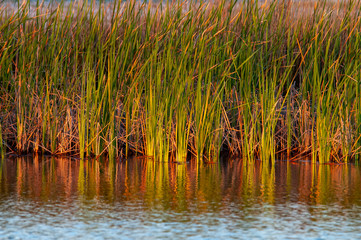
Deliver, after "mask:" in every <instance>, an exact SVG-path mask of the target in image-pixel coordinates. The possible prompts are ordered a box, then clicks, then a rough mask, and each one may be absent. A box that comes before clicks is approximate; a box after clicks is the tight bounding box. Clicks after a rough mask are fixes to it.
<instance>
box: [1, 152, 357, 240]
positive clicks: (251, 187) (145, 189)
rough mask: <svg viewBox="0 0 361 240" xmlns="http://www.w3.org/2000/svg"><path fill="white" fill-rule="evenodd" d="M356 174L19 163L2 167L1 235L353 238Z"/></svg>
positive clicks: (331, 168) (312, 168)
mask: <svg viewBox="0 0 361 240" xmlns="http://www.w3.org/2000/svg"><path fill="white" fill-rule="evenodd" d="M360 176H361V169H360V168H359V167H356V166H354V165H321V166H319V165H312V164H310V163H307V162H305V163H300V164H287V162H277V165H276V167H275V168H269V167H266V166H262V165H261V164H260V163H259V162H256V163H254V164H251V165H250V166H248V167H247V166H246V165H245V164H243V163H242V162H241V161H238V160H237V161H236V160H235V161H231V162H228V163H222V164H217V165H216V164H213V165H203V166H197V165H196V164H195V163H193V162H191V163H188V164H187V165H177V164H171V163H169V164H157V163H154V162H152V161H144V160H140V159H133V160H131V161H128V162H125V163H118V164H106V163H99V162H97V161H84V162H81V161H79V160H71V159H54V158H44V159H40V158H18V159H15V158H14V159H6V160H3V161H1V164H0V238H1V239H59V238H61V239H120V238H121V239H264V238H268V239H304V238H308V239H340V238H344V239H360V238H361V231H360V225H361V218H360V215H361V188H360V187H361V177H360Z"/></svg>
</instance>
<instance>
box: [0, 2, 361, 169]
mask: <svg viewBox="0 0 361 240" xmlns="http://www.w3.org/2000/svg"><path fill="white" fill-rule="evenodd" d="M358 9H360V2H359V1H338V2H328V1H306V2H305V1H297V2H292V1H272V3H267V2H258V1H252V2H249V1H244V2H235V1H220V2H206V3H203V2H200V3H195V2H192V1H174V2H169V1H167V2H159V3H152V2H138V1H129V2H126V3H121V2H118V1H114V2H111V3H109V2H106V3H105V2H102V1H100V2H93V1H90V2H89V1H85V2H77V1H61V2H50V3H47V4H46V3H45V2H39V1H37V2H29V1H28V2H26V1H25V2H23V3H21V4H20V3H19V4H17V5H11V4H10V3H9V4H2V5H1V6H0V96H1V102H0V140H1V141H0V147H1V152H2V153H3V152H4V151H5V149H7V151H8V152H16V153H18V154H23V153H28V152H36V153H37V152H39V153H40V152H42V153H50V154H73V155H74V154H77V155H80V157H81V158H84V157H99V156H101V155H103V154H108V155H109V157H111V158H119V157H128V156H130V155H132V154H138V155H145V156H148V157H153V158H155V159H158V160H160V161H168V160H169V158H172V159H173V158H174V159H175V160H176V161H180V162H183V161H185V160H186V158H187V156H188V157H189V156H194V157H196V158H197V159H198V161H206V162H210V161H217V160H218V159H219V157H220V155H221V152H222V153H229V154H230V155H240V156H243V157H244V158H247V159H248V160H249V161H253V159H257V158H260V159H261V160H262V161H264V162H268V161H270V160H271V162H274V161H275V159H276V158H277V156H279V155H280V154H284V155H285V156H287V157H288V158H289V159H296V158H300V157H306V156H311V157H312V159H313V161H319V162H321V163H325V162H329V161H336V162H347V161H350V160H356V161H357V160H358V159H359V153H360V147H361V139H360V135H361V100H360V99H361V96H360V93H361V90H360V88H361V87H360V86H361V85H360V79H361V75H360V74H361V71H360V69H361V68H360V64H361V57H360V56H361V54H360V53H361V50H360V47H359V46H361V37H360V36H361V35H360V31H361V23H360V18H361V16H360V12H359V10H358Z"/></svg>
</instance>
